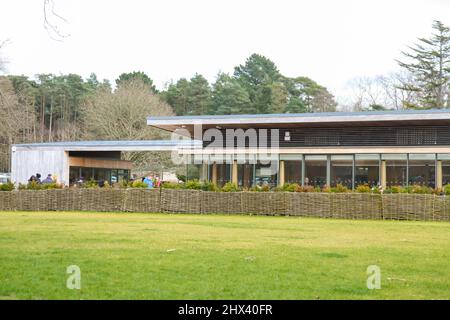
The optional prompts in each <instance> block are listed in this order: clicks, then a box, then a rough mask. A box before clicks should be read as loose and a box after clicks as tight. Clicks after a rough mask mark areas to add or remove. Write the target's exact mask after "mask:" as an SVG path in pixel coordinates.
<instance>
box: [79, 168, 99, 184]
mask: <svg viewBox="0 0 450 320" xmlns="http://www.w3.org/2000/svg"><path fill="white" fill-rule="evenodd" d="M80 179H82V180H83V181H89V180H91V179H95V178H94V169H93V168H81V177H80Z"/></svg>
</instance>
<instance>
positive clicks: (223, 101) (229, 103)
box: [209, 73, 256, 114]
mask: <svg viewBox="0 0 450 320" xmlns="http://www.w3.org/2000/svg"><path fill="white" fill-rule="evenodd" d="M255 111H256V110H254V109H252V104H251V102H250V97H249V95H248V93H247V91H246V90H245V89H244V88H243V87H242V86H241V85H240V84H239V82H238V81H237V80H236V79H233V78H232V77H230V76H229V75H228V74H226V73H220V74H219V75H218V77H217V80H216V82H215V83H214V85H213V91H212V101H211V105H210V110H209V114H248V113H255Z"/></svg>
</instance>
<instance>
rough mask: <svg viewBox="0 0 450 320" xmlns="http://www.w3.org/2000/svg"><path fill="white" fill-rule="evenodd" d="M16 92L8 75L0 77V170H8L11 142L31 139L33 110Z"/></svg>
mask: <svg viewBox="0 0 450 320" xmlns="http://www.w3.org/2000/svg"><path fill="white" fill-rule="evenodd" d="M27 101H28V99H27V98H25V97H21V94H20V93H19V94H16V92H15V89H14V86H13V83H12V81H11V80H10V79H8V77H0V118H1V119H2V121H1V123H0V171H9V169H10V168H9V159H10V149H11V144H13V143H20V142H28V141H30V140H31V136H32V128H33V123H34V121H35V118H34V110H33V108H32V106H31V105H29V104H27V103H26V102H27Z"/></svg>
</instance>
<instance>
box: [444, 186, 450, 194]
mask: <svg viewBox="0 0 450 320" xmlns="http://www.w3.org/2000/svg"><path fill="white" fill-rule="evenodd" d="M442 191H443V192H444V194H445V195H446V196H450V184H446V185H445V186H444V187H443V188H442Z"/></svg>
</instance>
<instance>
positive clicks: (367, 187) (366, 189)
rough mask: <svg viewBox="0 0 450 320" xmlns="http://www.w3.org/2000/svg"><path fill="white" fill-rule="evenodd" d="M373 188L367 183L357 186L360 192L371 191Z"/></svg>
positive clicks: (357, 190)
mask: <svg viewBox="0 0 450 320" xmlns="http://www.w3.org/2000/svg"><path fill="white" fill-rule="evenodd" d="M371 191H372V189H371V188H370V187H369V185H367V184H361V185H359V186H358V187H356V192H359V193H370V192H371Z"/></svg>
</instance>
